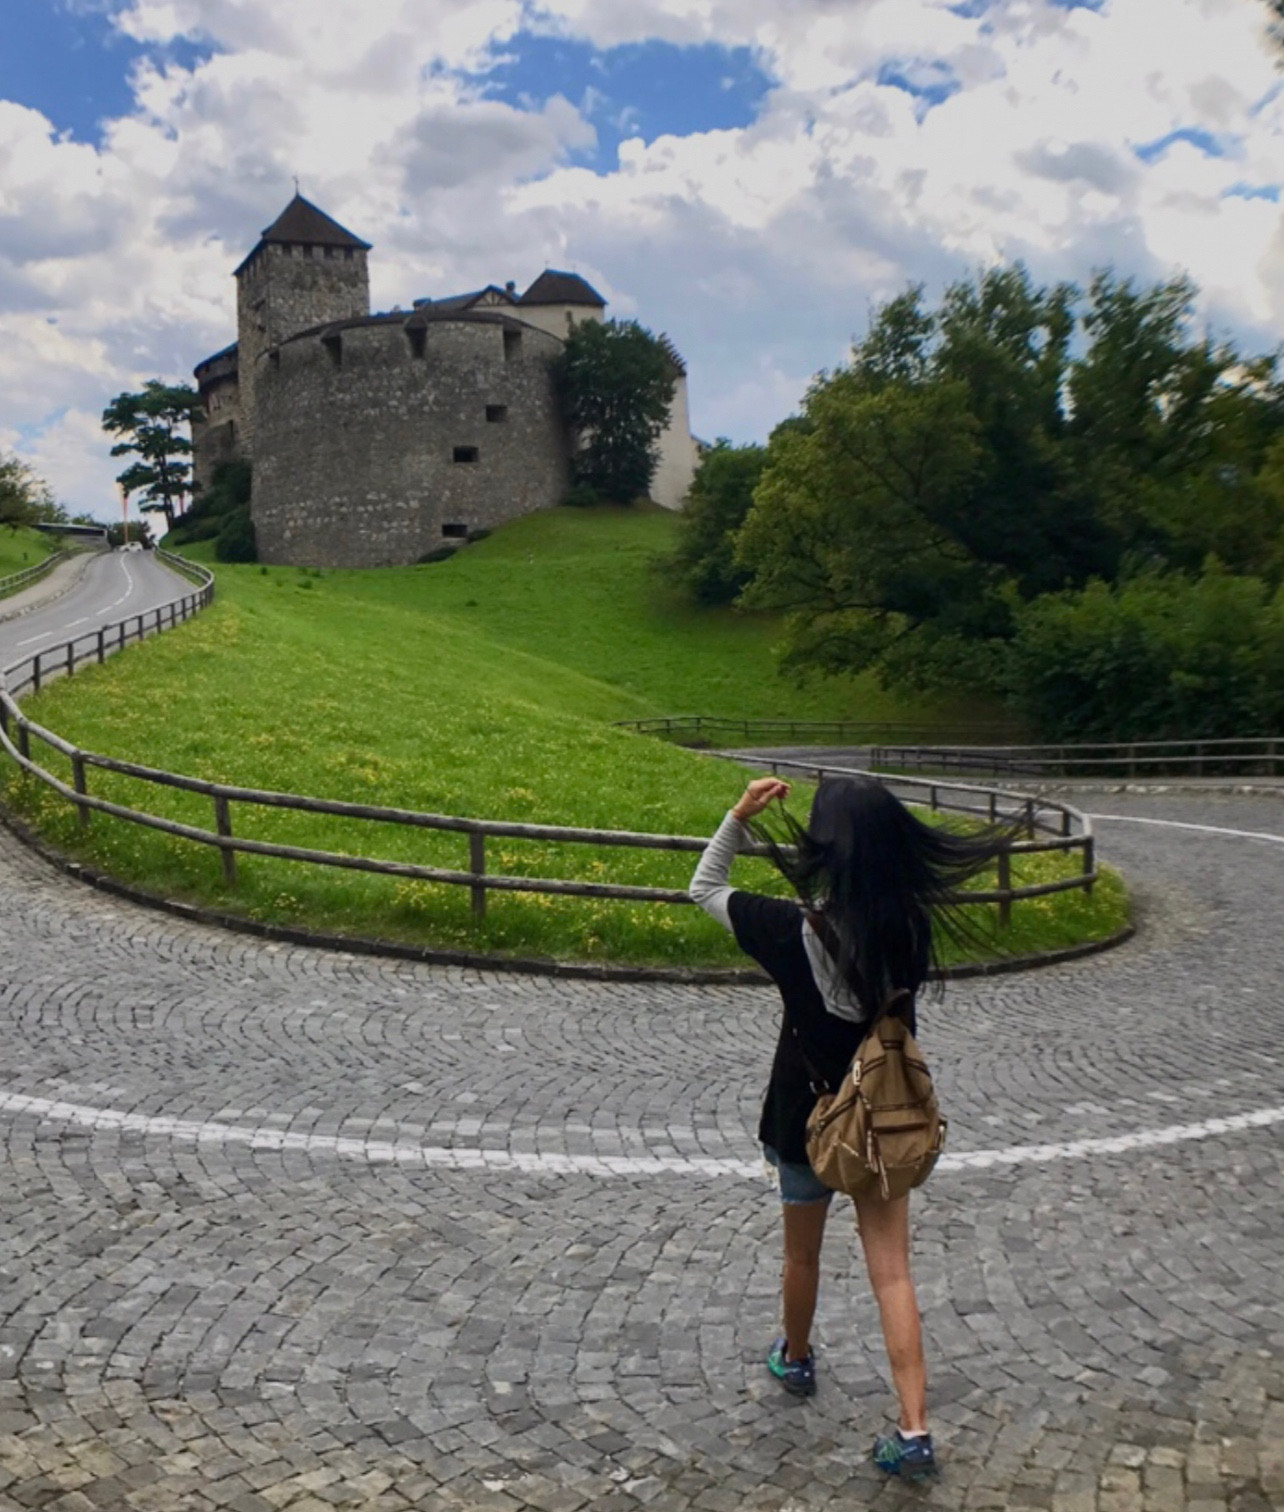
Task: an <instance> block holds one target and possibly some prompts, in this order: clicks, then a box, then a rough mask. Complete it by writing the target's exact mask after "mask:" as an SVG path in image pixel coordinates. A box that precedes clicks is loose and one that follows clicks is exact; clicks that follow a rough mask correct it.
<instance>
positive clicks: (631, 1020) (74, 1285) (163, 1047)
mask: <svg viewBox="0 0 1284 1512" xmlns="http://www.w3.org/2000/svg"><path fill="white" fill-rule="evenodd" d="M1092 806H1093V807H1094V808H1096V809H1099V810H1101V811H1102V812H1109V813H1114V814H1125V815H1130V816H1133V817H1134V818H1135V817H1149V818H1163V819H1165V820H1178V821H1181V822H1183V823H1189V824H1195V825H1208V826H1214V827H1222V828H1229V829H1236V830H1245V831H1253V832H1263V833H1268V834H1274V835H1276V836H1281V835H1284V806H1282V805H1281V804H1280V803H1279V802H1278V800H1271V799H1269V798H1252V797H1238V798H1231V797H1226V798H1219V797H1217V796H1215V795H1201V796H1187V797H1178V796H1171V795H1170V796H1168V797H1162V798H1145V797H1141V796H1137V795H1126V796H1125V795H1102V794H1098V795H1094V796H1093V799H1092ZM1101 829H1102V834H1103V842H1102V848H1103V851H1104V852H1105V854H1106V855H1107V856H1108V857H1109V858H1111V859H1113V860H1115V861H1117V862H1118V863H1119V864H1121V865H1123V866H1124V868H1125V869H1126V871H1127V873H1128V875H1129V877H1130V879H1131V880H1132V882H1133V884H1134V886H1135V888H1136V890H1137V893H1138V896H1139V898H1140V900H1141V904H1142V908H1143V928H1142V930H1141V933H1140V935H1139V937H1138V938H1137V939H1136V940H1135V941H1134V942H1133V943H1131V944H1129V945H1127V946H1125V947H1124V948H1122V949H1120V950H1118V951H1115V952H1113V953H1111V954H1109V955H1107V956H1102V957H1098V958H1095V959H1092V960H1089V961H1086V962H1081V963H1079V964H1076V965H1073V966H1068V967H1063V968H1058V969H1054V970H1048V971H1043V972H1037V973H1030V974H1026V975H1022V976H1019V977H1009V978H1001V979H998V980H995V981H992V982H979V983H967V984H960V985H958V986H956V987H954V988H952V989H951V991H950V993H949V995H948V997H947V998H946V999H945V1001H944V1002H943V1003H942V1004H940V1005H939V1006H936V1007H934V1008H933V1007H930V1006H929V1008H928V1011H927V1012H926V1014H925V1015H924V1017H925V1023H926V1026H927V1042H928V1045H929V1048H930V1050H931V1053H932V1056H933V1060H934V1064H935V1066H936V1068H937V1070H938V1073H939V1079H940V1082H941V1083H942V1090H943V1096H944V1099H945V1101H946V1103H947V1105H948V1108H949V1110H950V1112H951V1114H952V1115H953V1120H952V1149H953V1156H952V1159H951V1161H950V1163H949V1165H948V1167H947V1168H945V1169H942V1170H941V1171H940V1172H939V1173H938V1175H937V1176H936V1177H934V1179H933V1181H932V1183H931V1184H930V1186H929V1187H928V1188H927V1190H926V1191H925V1192H924V1193H923V1194H922V1198H921V1201H920V1202H919V1203H918V1208H917V1214H918V1216H917V1225H916V1256H917V1259H916V1264H917V1271H918V1276H919V1281H920V1285H921V1291H922V1301H923V1305H924V1314H925V1324H926V1330H927V1339H928V1346H929V1349H930V1358H931V1364H932V1372H933V1380H932V1397H933V1402H934V1407H935V1414H936V1426H937V1432H938V1439H939V1443H940V1445H941V1447H942V1452H943V1458H944V1474H943V1477H942V1479H941V1481H940V1482H939V1483H938V1484H937V1485H936V1486H935V1487H933V1488H931V1489H929V1490H926V1491H921V1490H915V1491H911V1490H908V1489H903V1488H901V1487H899V1486H898V1485H896V1484H888V1485H884V1484H882V1483H880V1481H879V1480H878V1478H877V1476H876V1473H875V1472H874V1471H873V1470H872V1469H871V1468H870V1467H869V1466H868V1465H867V1463H866V1458H865V1456H866V1453H867V1448H868V1444H869V1441H870V1439H871V1437H872V1434H873V1432H874V1431H875V1430H876V1429H877V1428H878V1427H879V1425H880V1424H881V1423H882V1422H883V1421H885V1419H886V1417H887V1414H888V1411H889V1408H890V1396H889V1392H888V1387H887V1372H886V1366H885V1361H884V1359H883V1356H882V1350H881V1345H880V1342H879V1336H878V1330H877V1327H876V1320H875V1317H874V1313H873V1310H872V1307H871V1303H870V1300H869V1297H868V1294H867V1289H866V1286H865V1284H864V1282H863V1278H862V1276H861V1274H860V1271H859V1267H858V1263H857V1260H856V1256H855V1250H854V1245H853V1242H852V1235H851V1231H850V1220H849V1218H848V1217H847V1213H846V1212H845V1211H844V1212H838V1211H836V1213H835V1221H834V1223H833V1225H832V1228H833V1231H832V1233H831V1236H830V1241H829V1246H828V1249H827V1252H826V1256H825V1261H824V1293H823V1297H822V1304H821V1319H820V1326H819V1341H820V1345H821V1370H820V1390H819V1393H818V1395H817V1396H816V1397H815V1398H814V1400H812V1401H811V1402H807V1403H798V1402H795V1401H793V1400H792V1399H790V1398H787V1397H785V1396H783V1395H782V1394H781V1393H780V1392H779V1391H778V1389H777V1388H776V1387H775V1386H774V1384H773V1383H772V1382H771V1381H770V1380H769V1379H768V1378H767V1376H766V1374H765V1371H764V1369H763V1366H762V1357H763V1353H764V1350H765V1348H766V1346H767V1344H768V1343H769V1341H770V1339H771V1337H772V1334H773V1331H774V1328H775V1324H776V1288H777V1274H778V1263H779V1262H778V1248H777V1235H776V1229H777V1223H778V1213H777V1208H776V1204H775V1201H774V1198H773V1195H772V1192H771V1188H770V1187H769V1186H768V1184H767V1183H766V1182H765V1181H764V1180H763V1179H762V1177H761V1176H760V1174H759V1173H758V1171H757V1168H756V1162H755V1158H754V1147H753V1143H752V1138H751V1135H752V1130H753V1128H754V1125H755V1119H756V1111H757V1100H758V1096H759V1092H760V1088H761V1085H762V1082H763V1079H764V1076H765V1072H766V1067H767V1063H768V1060H769V1056H770V1051H771V1044H772V1040H773V1031H774V1021H775V1016H774V1012H773V1006H772V997H771V995H770V993H768V992H767V991H765V990H761V989H746V988H740V989H732V988H718V989H709V988H701V989H695V988H679V987H643V986H607V985H595V984H588V983H573V982H572V983H568V982H550V981H541V980H533V979H529V978H523V977H517V976H505V975H501V974H493V975H489V974H480V973H476V972H464V971H451V970H441V969H433V968H428V967H425V966H417V965H413V964H407V963H404V962H393V961H375V960H369V959H361V958H349V957H347V956H344V955H340V954H333V953H325V952H311V951H306V950H301V949H294V948H290V947H284V946H280V947H277V946H273V945H270V944H263V943H260V942H250V941H247V940H242V939H239V938H237V937H234V936H230V935H224V934H220V933H218V932H215V931H212V930H207V929H204V928H200V927H196V926H189V925H186V924H183V923H181V922H178V921H175V920H172V919H169V918H167V917H164V916H161V915H156V914H151V913H148V912H145V911H141V910H137V909H134V908H132V907H130V906H128V905H126V904H123V903H120V902H117V901H115V900H113V899H110V898H104V897H101V896H99V895H97V894H95V893H92V892H89V891H87V890H84V889H83V888H81V887H79V886H77V885H76V884H74V883H72V882H71V881H69V880H67V879H65V878H63V877H62V876H60V875H58V874H56V873H55V872H53V871H52V870H50V869H49V868H48V867H46V866H45V865H44V864H43V863H42V862H40V861H39V860H38V859H36V858H35V857H33V856H31V855H29V854H28V853H27V852H25V851H24V850H22V849H21V848H20V847H19V846H17V845H16V843H14V842H13V841H12V840H11V839H10V838H9V837H8V836H7V835H6V834H3V832H0V961H2V962H3V971H2V972H0V1045H3V1047H4V1056H3V1062H2V1063H0V1138H2V1139H3V1144H2V1145H0V1192H2V1193H3V1202H2V1204H0V1507H3V1508H4V1509H18V1508H36V1507H40V1508H56V1509H58V1512H64V1509H65V1512H92V1509H104V1508H106V1509H139V1512H148V1509H155V1512H169V1509H184V1512H186V1509H207V1508H229V1509H232V1512H271V1509H277V1508H289V1509H292V1512H327V1509H330V1508H335V1507H340V1508H342V1507H347V1508H367V1509H405V1508H428V1509H443V1512H449V1509H456V1508H461V1509H475V1512H518V1509H539V1512H578V1509H581V1508H585V1509H594V1512H596V1509H604V1512H605V1509H611V1512H613V1509H622V1512H623V1509H635V1508H649V1509H651V1512H670V1509H672V1512H679V1509H681V1512H687V1509H692V1512H741V1509H762V1512H784V1509H787V1508H789V1509H795V1512H802V1509H812V1508H840V1507H841V1508H865V1507H875V1508H880V1509H883V1508H891V1509H895V1508H902V1507H910V1506H919V1505H922V1506H926V1507H931V1508H951V1509H968V1512H971V1509H976V1512H983V1509H1000V1508H1004V1509H1012V1512H1015V1509H1021V1508H1028V1509H1035V1508H1039V1509H1048V1512H1183V1509H1184V1512H1213V1509H1215V1508H1216V1509H1222V1508H1226V1509H1235V1512H1262V1509H1268V1508H1280V1507H1284V1204H1282V1201H1281V1199H1284V1055H1282V1054H1281V1050H1280V1037H1281V1031H1282V1029H1284V1005H1282V1003H1281V983H1282V982H1284V930H1281V928H1280V920H1279V899H1280V896H1281V879H1282V878H1284V845H1281V844H1279V843H1275V842H1272V841H1270V840H1263V839H1244V838H1239V837H1236V836H1233V835H1223V834H1217V833H1209V832H1206V831H1205V830H1201V829H1173V828H1167V827H1163V826H1156V825H1148V824H1137V823H1121V822H1109V823H1103V824H1102V826H1101Z"/></svg>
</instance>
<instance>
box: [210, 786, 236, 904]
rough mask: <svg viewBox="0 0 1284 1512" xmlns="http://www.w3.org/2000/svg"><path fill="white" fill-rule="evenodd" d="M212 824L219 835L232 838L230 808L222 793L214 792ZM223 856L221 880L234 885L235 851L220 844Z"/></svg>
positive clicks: (231, 885) (230, 885)
mask: <svg viewBox="0 0 1284 1512" xmlns="http://www.w3.org/2000/svg"><path fill="white" fill-rule="evenodd" d="M214 824H215V827H216V828H217V829H218V832H219V834H220V835H223V836H225V837H226V838H227V839H229V840H230V839H231V838H232V810H231V807H230V805H229V804H228V801H227V799H226V798H225V797H224V796H223V794H222V793H215V794H214ZM219 852H220V854H221V855H222V857H223V880H224V881H225V882H226V883H227V885H228V886H229V887H235V886H236V852H235V851H234V850H233V849H232V848H231V846H228V845H220V846H219Z"/></svg>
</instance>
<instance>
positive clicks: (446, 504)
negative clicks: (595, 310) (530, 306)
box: [252, 320, 567, 567]
mask: <svg viewBox="0 0 1284 1512" xmlns="http://www.w3.org/2000/svg"><path fill="white" fill-rule="evenodd" d="M559 350H560V343H559V342H558V341H556V340H555V339H553V338H552V337H549V336H547V335H545V334H544V333H542V332H540V331H536V330H533V329H530V328H527V329H525V330H522V331H520V332H517V331H515V330H511V329H510V330H509V331H508V332H507V333H506V330H505V327H504V326H503V325H501V324H499V323H493V324H492V323H482V322H476V321H472V322H470V321H466V320H459V321H430V322H428V323H427V324H426V325H425V326H424V327H423V329H422V332H416V331H414V330H413V328H412V329H407V327H406V325H405V324H404V323H403V322H402V321H372V322H371V323H370V324H368V325H364V324H363V325H357V326H351V327H348V328H347V329H345V330H342V331H340V332H338V333H334V334H331V335H330V336H329V338H328V339H327V340H322V339H321V337H319V336H305V337H300V338H297V339H295V340H293V341H287V342H285V344H284V345H282V346H281V347H280V348H279V349H278V351H277V352H276V353H275V354H274V355H269V356H267V357H266V358H264V359H263V360H262V361H261V362H260V364H259V367H258V371H257V374H256V380H255V390H256V399H255V403H256V416H257V427H258V430H257V438H256V458H255V472H254V495H253V505H252V509H253V517H254V524H255V530H256V534H257V538H258V547H259V556H260V559H261V560H262V561H264V562H274V563H296V564H300V565H309V566H317V567H327V566H328V567H381V566H389V565H394V564H398V563H405V562H414V561H417V560H419V559H420V558H421V557H423V556H425V555H427V554H428V553H429V552H431V551H434V550H436V549H438V548H439V547H440V546H442V545H443V544H447V543H449V541H450V540H452V539H454V538H455V537H456V536H458V535H459V534H461V533H462V532H463V531H468V530H476V529H478V528H479V527H491V526H495V525H498V524H501V523H502V522H503V521H505V520H508V519H512V518H513V517H514V516H516V515H520V514H527V513H529V512H530V511H532V510H535V509H544V508H548V507H550V506H552V505H554V504H557V503H558V502H560V500H561V498H562V496H563V494H564V493H565V490H566V486H567V452H566V444H565V438H564V435H563V430H562V426H561V422H560V419H559V416H558V411H557V405H556V400H555V397H554V393H553V385H552V378H551V373H550V363H551V361H552V359H553V358H554V357H555V356H556V354H557V352H558V351H559ZM419 351H422V355H418V352H419ZM488 410H489V412H490V415H491V417H492V418H490V419H488V418H487V414H488ZM456 448H475V451H476V460H473V461H466V460H458V461H457V460H456V459H455V458H456ZM462 455H465V456H466V455H468V453H467V452H464V453H462ZM446 527H450V530H449V532H447V530H446Z"/></svg>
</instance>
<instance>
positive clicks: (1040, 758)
mask: <svg viewBox="0 0 1284 1512" xmlns="http://www.w3.org/2000/svg"><path fill="white" fill-rule="evenodd" d="M869 764H870V766H871V767H873V768H874V769H875V770H878V771H893V772H942V773H972V774H974V775H985V776H995V777H998V776H1003V777H1007V776H1011V777H1106V776H1121V777H1130V778H1131V777H1160V776H1162V777H1176V776H1193V777H1206V776H1213V775H1218V774H1221V775H1232V776H1270V777H1277V776H1280V775H1281V774H1282V773H1284V737H1281V736H1262V737H1247V738H1244V739H1239V740H1137V741H1115V742H1098V743H1095V744H1083V745H1077V744H1071V743H1068V742H1067V743H1065V744H1061V745H1030V746H980V745H957V746H951V745H912V744H909V745H878V746H874V747H872V748H871V750H870V755H869Z"/></svg>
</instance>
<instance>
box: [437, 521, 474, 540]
mask: <svg viewBox="0 0 1284 1512" xmlns="http://www.w3.org/2000/svg"><path fill="white" fill-rule="evenodd" d="M441 533H442V535H444V536H459V537H463V536H467V534H468V526H467V525H465V524H464V523H463V522H462V521H461V520H448V521H447V522H446V524H444V525H443V526H442V527H441Z"/></svg>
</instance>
